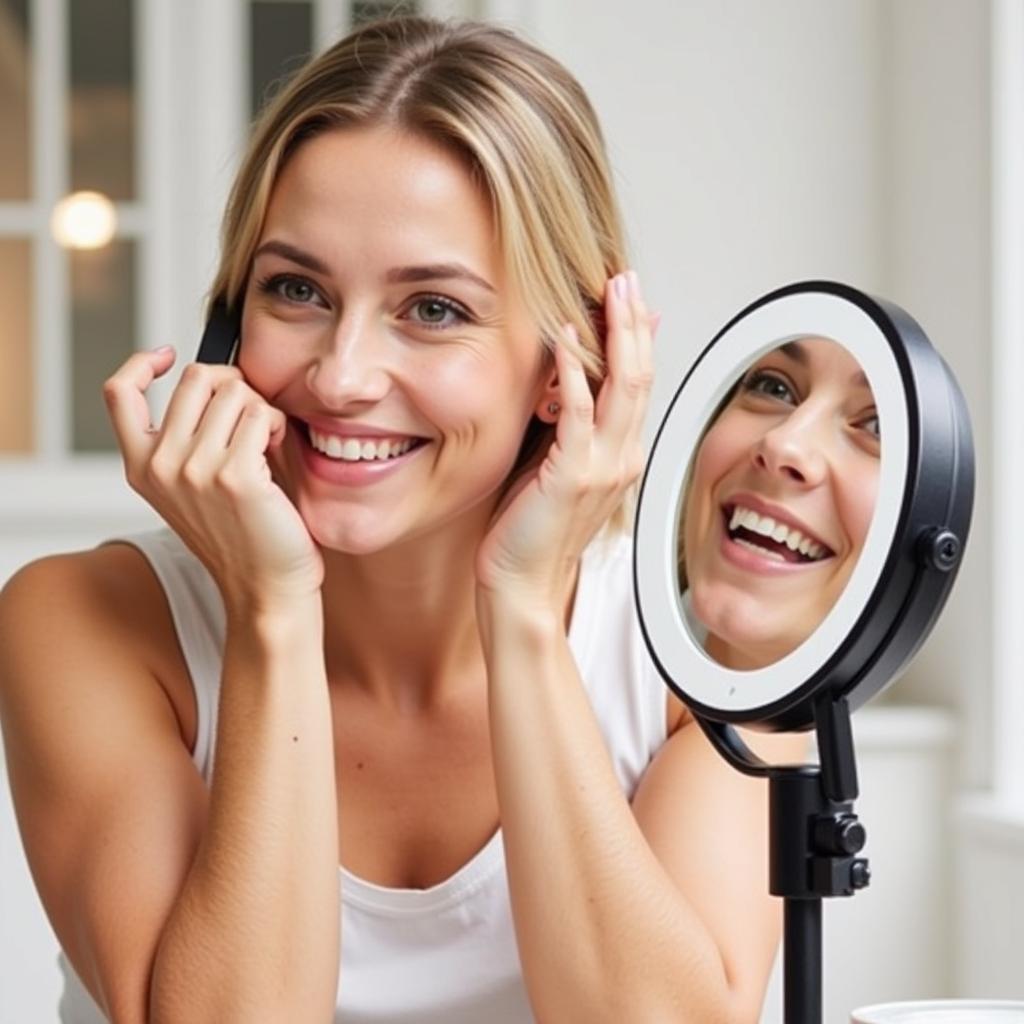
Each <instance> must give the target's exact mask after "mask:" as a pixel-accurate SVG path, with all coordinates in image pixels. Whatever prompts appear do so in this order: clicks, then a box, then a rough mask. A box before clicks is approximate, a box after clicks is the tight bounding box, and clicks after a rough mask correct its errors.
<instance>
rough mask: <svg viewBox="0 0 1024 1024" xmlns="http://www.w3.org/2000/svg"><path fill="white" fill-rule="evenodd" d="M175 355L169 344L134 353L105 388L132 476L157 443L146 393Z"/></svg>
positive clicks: (112, 423) (117, 434) (115, 432)
mask: <svg viewBox="0 0 1024 1024" xmlns="http://www.w3.org/2000/svg"><path fill="white" fill-rule="evenodd" d="M175 354H176V353H175V351H174V349H173V348H172V347H171V346H170V345H164V346H163V347H162V348H159V349H156V350H154V351H151V352H135V353H134V354H133V355H131V356H129V357H128V358H127V359H126V360H125V361H124V363H122V364H121V366H120V367H119V369H118V370H117V371H116V372H115V373H114V374H112V375H111V377H109V378H108V380H107V381H106V382H105V383H104V385H103V400H104V402H105V403H106V406H107V412H108V414H109V416H110V422H111V425H112V426H113V428H114V434H115V435H116V437H117V443H118V447H120V449H121V452H122V454H123V456H124V461H125V468H126V469H127V470H128V474H129V477H130V476H131V475H132V473H133V472H134V471H135V470H136V469H137V468H138V467H139V466H140V465H141V464H142V462H143V461H144V460H145V459H146V458H147V456H148V455H149V453H150V452H151V451H152V449H153V446H154V444H155V436H154V434H153V432H152V430H151V419H150V412H149V404H148V402H147V401H146V391H147V390H148V388H149V386H150V385H151V384H152V383H153V381H154V380H156V378H157V377H162V376H163V375H164V374H165V373H166V372H167V371H168V370H169V369H170V368H171V367H172V366H173V365H174V358H175Z"/></svg>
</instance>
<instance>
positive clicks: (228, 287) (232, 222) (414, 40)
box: [209, 17, 635, 529]
mask: <svg viewBox="0 0 1024 1024" xmlns="http://www.w3.org/2000/svg"><path fill="white" fill-rule="evenodd" d="M376 125H394V126H396V127H399V128H401V129H404V130H408V131H410V132H413V133H415V134H418V135H420V136H423V137H425V138H427V139H430V140H432V141H435V142H437V143H439V144H442V145H445V146H447V147H449V148H450V149H452V150H453V151H455V152H456V153H458V154H460V155H461V156H462V157H463V159H465V160H466V162H467V165H468V167H469V169H470V173H471V174H472V175H473V177H474V180H476V181H477V182H478V183H479V184H480V185H481V186H482V187H483V189H484V190H485V192H486V193H487V195H488V196H489V197H490V201H491V208H492V213H493V217H494V224H495V226H496V230H497V233H498V240H499V244H500V246H501V251H502V255H503V258H504V260H505V265H506V268H507V270H508V273H509V275H510V278H511V280H512V282H513V284H514V286H515V287H516V288H517V290H518V292H519V294H520V295H521V296H522V297H523V300H524V302H525V303H526V307H527V310H528V312H529V314H530V316H531V318H532V320H533V322H534V323H536V324H537V326H538V328H539V331H540V335H541V338H542V342H543V344H544V346H545V348H546V349H547V350H548V351H549V353H550V352H552V351H553V346H554V340H553V339H554V338H555V337H556V336H563V332H562V327H563V325H564V324H566V323H571V324H573V325H574V326H575V328H576V330H577V333H578V335H579V345H578V346H576V354H577V355H578V356H579V358H580V359H581V360H582V361H583V364H584V366H585V367H586V370H587V375H588V377H589V379H590V381H591V388H592V390H593V391H594V392H595V393H596V391H597V388H598V387H599V385H600V382H601V381H602V380H603V378H604V375H605V361H604V354H603V338H604V320H603V313H602V311H603V308H604V299H603V296H604V289H605V282H606V281H607V279H608V278H609V277H611V276H612V275H614V274H616V273H619V272H621V271H622V270H624V269H625V267H626V265H627V263H626V257H625V247H624V241H623V231H622V225H621V219H620V216H619V211H618V207H617V203H616V201H615V195H614V191H613V186H612V180H611V172H610V169H609V166H608V159H607V154H606V153H605V148H604V141H603V138H602V135H601V130H600V127H599V125H598V122H597V117H596V115H595V113H594V110H593V108H592V106H591V104H590V101H589V100H588V99H587V96H586V94H585V93H584V91H583V89H582V87H581V86H580V84H579V83H578V82H577V81H576V79H575V78H573V76H572V75H571V74H570V73H569V72H568V71H567V70H566V69H565V68H564V67H563V66H562V65H561V64H559V63H558V62H557V61H556V60H554V59H553V58H552V57H549V56H548V55H547V54H545V53H543V52H542V51H541V50H539V49H537V48H536V47H535V46H533V45H531V44H530V43H528V42H526V41H525V40H522V39H520V38H519V37H517V36H516V35H514V34H513V33H512V32H510V31H508V30H506V29H504V28H500V27H498V26H495V25H490V24H486V23H481V22H441V21H437V20H434V19H430V18H416V17H407V18H394V19H389V20H386V21H380V22H375V23H373V24H370V25H366V26H364V27H363V28H360V29H359V30H357V31H356V32H354V33H352V34H351V35H349V36H347V37H346V38H344V39H342V40H340V41H339V42H337V43H335V44H334V45H333V46H332V47H330V48H329V49H328V50H326V51H325V52H324V53H323V54H321V55H320V56H319V57H317V58H316V59H314V60H313V61H311V62H310V63H309V64H307V65H306V66H305V67H303V68H302V69H301V70H300V71H299V72H298V73H297V74H296V75H295V77H294V78H293V79H292V80H291V81H290V82H289V83H288V85H287V86H285V88H284V89H283V90H282V91H281V92H280V94H279V95H278V96H277V97H276V98H275V99H274V101H273V102H272V103H271V104H270V105H269V106H268V108H267V109H266V110H265V112H264V113H263V114H262V115H261V117H260V119H259V121H258V122H257V124H256V125H255V128H254V131H253V134H252V138H251V140H250V142H249V145H248V149H247V151H246V153H245V155H244V157H243V159H242V164H241V167H240V169H239V171H238V174H237V176H236V178H235V182H234V185H233V187H232V190H231V194H230V197H229V199H228V204H227V210H226V213H225V216H224V222H223V226H222V230H221V259H220V265H219V268H218V271H217V274H216V277H215V279H214V282H213V286H212V288H211V291H210V296H209V307H210V308H212V306H213V304H214V303H215V302H218V301H223V302H226V303H227V304H228V305H229V306H230V305H235V304H237V303H238V302H239V301H240V300H241V298H242V296H243V294H244V291H245V286H246V282H247V280H248V277H249V274H250V272H251V268H252V261H253V254H254V251H255V248H256V245H257V242H258V240H259V237H260V233H261V231H262V229H263V223H264V218H265V216H266V211H267V207H268V204H269V201H270V195H271V191H272V189H273V186H274V183H275V182H276V180H277V178H278V176H279V175H280V173H281V170H282V169H283V167H284V164H285V162H286V161H287V160H288V158H289V156H290V155H291V154H292V153H294V151H295V149H296V148H297V147H298V146H299V145H301V144H302V142H303V141H305V140H307V139H309V138H311V137H312V136H314V135H317V134H320V133H322V132H325V131H329V130H331V129H334V128H344V127H347V126H351V127H356V126H358V127H368V126H376ZM566 344H569V345H570V347H572V346H571V343H569V342H566ZM552 436H553V431H552V428H551V427H550V426H549V425H546V424H543V423H541V422H540V420H539V419H536V418H535V419H534V420H533V422H532V423H531V425H530V427H529V428H528V430H527V433H526V437H525V438H524V440H523V446H522V449H521V451H520V453H519V458H518V459H517V461H516V465H515V467H514V469H513V471H512V474H511V476H510V481H509V482H511V480H512V479H514V478H515V476H516V475H517V474H518V472H519V471H520V470H521V469H522V468H523V467H524V466H525V465H526V464H527V462H528V461H529V460H530V459H531V457H533V456H534V455H536V454H537V453H539V452H540V451H541V450H543V449H542V444H543V442H544V441H545V440H550V438H551V437H552ZM634 490H635V489H634V488H631V490H630V493H629V495H628V496H627V499H626V500H625V501H624V502H623V504H622V506H621V507H620V508H619V509H618V510H617V511H616V513H615V515H614V516H613V517H612V519H611V521H610V525H612V526H613V527H618V528H620V529H621V528H627V527H628V524H629V521H630V519H631V515H632V508H633V499H634Z"/></svg>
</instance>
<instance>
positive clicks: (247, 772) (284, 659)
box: [0, 547, 339, 1024]
mask: <svg viewBox="0 0 1024 1024" xmlns="http://www.w3.org/2000/svg"><path fill="white" fill-rule="evenodd" d="M131 559H136V560H141V556H139V555H138V554H137V553H135V552H129V551H128V550H127V549H125V548H120V547H112V548H105V549H100V550H99V551H96V552H92V553H89V554H88V555H78V556H70V557H61V558H55V559H48V560H45V561H43V562H40V563H35V564H34V565H32V566H30V567H28V568H27V569H25V570H22V571H21V572H20V573H19V574H17V576H15V578H14V579H13V580H12V581H11V582H10V583H9V584H8V586H7V587H6V588H5V590H4V592H3V594H2V596H0V716H2V722H3V727H4V742H5V750H6V755H7V759H8V766H9V775H10V780H11V786H12V791H13V796H14V802H15V807H16V811H17V814H18V820H19V825H20V828H21V832H22V837H23V840H24V843H25V848H26V853H27V855H28V859H29V864H30V866H31V868H32V872H33V876H34V878H35V881H36V884H37V887H38V889H39V892H40V896H41V898H42V901H43V904H44V907H45V908H46V911H47V913H48V915H49V917H50V920H51V923H52V924H53V927H54V930H55V931H56V933H57V937H58V939H59V940H60V942H61V945H62V946H63V948H64V950H65V952H66V953H67V954H68V957H69V959H70V960H71V962H72V964H73V965H74V966H75V969H76V971H77V972H78V973H79V975H80V976H81V978H82V980H83V982H84V983H85V985H86V986H87V988H89V990H90V991H91V992H92V994H93V996H94V997H95V998H96V1000H97V1002H98V1003H99V1005H100V1006H101V1007H102V1008H103V1009H104V1011H105V1012H106V1014H107V1015H108V1017H109V1018H110V1019H111V1020H112V1021H115V1022H131V1024H137V1022H143V1021H176V1022H179V1021H183V1020H188V1021H190V1022H192V1021H197V1022H200V1021H203V1020H211V1021H214V1020H215V1021H232V1020H240V1021H241V1020H244V1021H246V1022H249V1021H259V1020H268V1021H269V1020H274V1021H279V1020H282V1019H298V1020H311V1021H314V1020H329V1019H330V1018H331V1015H332V1013H333V1007H334V1002H335V993H336V985H337V968H338V948H337V944H338V914H339V905H338V898H337V888H338V874H337V828H336V822H335V818H336V806H337V805H336V799H335V792H334V771H333V760H332V745H331V734H330V712H329V707H328V703H327V695H326V685H325V681H324V677H323V665H322V660H321V659H322V656H321V654H320V652H321V646H320V643H319V639H318V638H319V634H318V631H317V630H318V615H319V609H318V608H315V607H310V608H299V607H296V608H295V618H290V619H286V618H280V619H269V618H264V619H263V620H250V621H247V622H243V621H239V619H238V618H237V617H235V618H233V620H232V624H231V627H230V628H229V634H228V643H227V651H226V657H225V663H224V666H225V667H224V677H223V682H222V699H221V712H220V723H219V735H218V750H217V766H216V771H215V776H214V779H213V785H212V788H211V791H210V793H209V795H207V791H206V788H205V786H204V785H203V782H202V779H201V778H200V777H199V775H198V772H197V771H196V769H195V767H194V765H193V763H192V761H191V758H190V756H189V753H188V751H187V749H186V748H185V745H184V744H183V742H182V739H181V736H180V732H179V725H178V721H177V719H176V717H175V714H174V711H173V708H172V707H171V705H170V702H169V700H168V699H167V696H166V694H165V693H164V690H163V688H162V687H161V685H160V683H159V681H158V680H157V678H156V677H155V676H154V673H153V670H152V666H151V664H150V663H149V660H148V659H147V657H146V654H145V650H144V647H143V643H144V641H143V639H142V636H144V629H145V623H143V622H140V608H141V607H143V606H145V605H146V604H147V603H149V604H150V605H152V603H153V601H154V597H153V595H154V591H158V585H157V584H156V581H155V580H153V579H152V577H150V578H149V581H148V591H146V592H140V589H139V587H138V586H137V585H136V586H134V587H133V586H128V585H127V584H126V582H125V577H126V570H127V571H128V573H130V574H131V576H132V578H133V579H134V580H135V583H136V584H138V583H139V582H140V581H144V580H145V575H147V574H148V571H147V570H143V571H142V572H141V573H140V572H138V571H135V572H134V573H131V565H130V560H131ZM137 565H138V563H136V566H137ZM156 600H160V601H162V597H161V596H160V595H159V594H157V597H156ZM164 614H166V608H164ZM299 616H301V620H300V619H299ZM133 627H137V628H133ZM140 633H142V636H140ZM293 736H294V737H296V739H294V740H293V738H292V737H293Z"/></svg>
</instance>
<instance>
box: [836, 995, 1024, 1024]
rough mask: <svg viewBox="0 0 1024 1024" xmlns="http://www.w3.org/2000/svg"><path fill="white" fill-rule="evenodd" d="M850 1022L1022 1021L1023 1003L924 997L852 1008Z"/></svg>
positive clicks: (938, 1023)
mask: <svg viewBox="0 0 1024 1024" xmlns="http://www.w3.org/2000/svg"><path fill="white" fill-rule="evenodd" d="M850 1024H1024V1003H1019V1002H1016V1001H1015V1000H1004V999H926V1000H920V1001H918V1002H910V1003H878V1004H877V1005H875V1006H862V1007H861V1008H860V1009H859V1010H854V1011H853V1015H852V1016H851V1017H850Z"/></svg>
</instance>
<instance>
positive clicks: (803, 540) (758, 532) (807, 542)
mask: <svg viewBox="0 0 1024 1024" xmlns="http://www.w3.org/2000/svg"><path fill="white" fill-rule="evenodd" d="M722 513H723V516H724V521H725V530H726V533H727V534H728V535H729V539H730V540H731V541H732V542H733V543H734V544H738V545H739V546H740V547H745V548H748V549H749V550H751V551H754V552H756V553H757V554H759V555H763V556H766V557H768V558H771V559H773V560H774V561H778V562H789V563H793V564H812V563H814V562H822V561H824V560H825V559H826V558H831V557H832V556H833V555H834V554H835V552H834V551H833V550H832V549H831V548H830V547H828V546H827V545H825V544H822V543H821V542H820V541H818V540H815V539H814V538H813V537H808V536H807V534H805V533H803V532H802V531H800V530H798V529H797V528H796V527H795V526H790V525H789V524H788V523H784V522H782V521H781V520H778V519H773V518H772V517H771V516H763V515H760V514H759V513H757V512H755V511H754V510H753V509H749V508H746V507H744V506H743V505H725V506H723V507H722Z"/></svg>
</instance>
